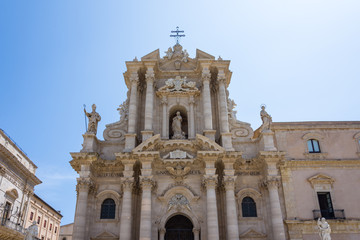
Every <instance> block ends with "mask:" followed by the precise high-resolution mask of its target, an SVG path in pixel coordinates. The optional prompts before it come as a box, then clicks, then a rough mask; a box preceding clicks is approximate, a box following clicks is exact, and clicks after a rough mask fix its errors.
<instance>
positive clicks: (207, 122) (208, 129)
mask: <svg viewBox="0 0 360 240" xmlns="http://www.w3.org/2000/svg"><path fill="white" fill-rule="evenodd" d="M210 79H211V74H210V70H209V68H208V66H204V67H203V70H202V82H203V91H202V96H203V113H204V135H205V136H207V137H209V138H210V139H212V140H215V132H216V131H214V130H213V123H212V108H211V94H210Z"/></svg>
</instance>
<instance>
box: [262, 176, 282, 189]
mask: <svg viewBox="0 0 360 240" xmlns="http://www.w3.org/2000/svg"><path fill="white" fill-rule="evenodd" d="M263 185H264V186H265V187H267V188H268V189H272V188H278V187H279V185H280V179H279V177H269V178H267V179H266V180H264V182H263Z"/></svg>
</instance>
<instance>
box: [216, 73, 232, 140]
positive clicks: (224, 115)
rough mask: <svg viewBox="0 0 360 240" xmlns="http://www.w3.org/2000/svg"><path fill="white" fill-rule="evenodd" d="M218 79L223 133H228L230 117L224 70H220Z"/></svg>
mask: <svg viewBox="0 0 360 240" xmlns="http://www.w3.org/2000/svg"><path fill="white" fill-rule="evenodd" d="M217 80H218V84H219V102H220V124H221V125H220V126H221V133H228V132H229V119H228V109H227V97H226V87H225V83H226V77H225V73H224V70H219V72H218V76H217Z"/></svg>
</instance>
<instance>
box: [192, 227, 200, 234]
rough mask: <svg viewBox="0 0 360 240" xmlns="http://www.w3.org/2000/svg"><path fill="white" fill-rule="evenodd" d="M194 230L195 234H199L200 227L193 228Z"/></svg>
mask: <svg viewBox="0 0 360 240" xmlns="http://www.w3.org/2000/svg"><path fill="white" fill-rule="evenodd" d="M192 232H193V233H194V235H197V234H199V233H200V229H198V228H193V230H192Z"/></svg>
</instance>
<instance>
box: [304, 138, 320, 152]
mask: <svg viewBox="0 0 360 240" xmlns="http://www.w3.org/2000/svg"><path fill="white" fill-rule="evenodd" d="M307 145H308V150H309V153H320V152H321V151H320V144H319V141H318V140H316V139H309V140H308V141H307Z"/></svg>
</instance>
